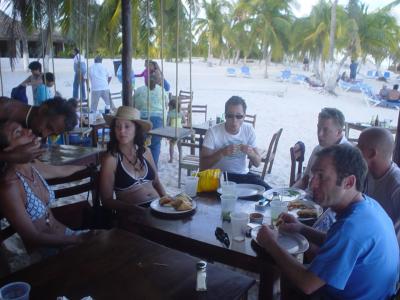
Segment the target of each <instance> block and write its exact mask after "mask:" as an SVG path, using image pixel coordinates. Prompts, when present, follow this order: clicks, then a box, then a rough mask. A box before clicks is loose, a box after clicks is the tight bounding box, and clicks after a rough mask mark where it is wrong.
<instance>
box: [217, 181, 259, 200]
mask: <svg viewBox="0 0 400 300" xmlns="http://www.w3.org/2000/svg"><path fill="white" fill-rule="evenodd" d="M217 192H218V193H219V194H222V190H221V188H218V189H217ZM264 192H265V187H263V186H262V185H258V184H249V183H238V184H236V193H237V196H238V198H241V197H251V196H255V195H261V194H262V193H264Z"/></svg>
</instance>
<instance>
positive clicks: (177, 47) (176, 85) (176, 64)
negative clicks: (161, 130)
mask: <svg viewBox="0 0 400 300" xmlns="http://www.w3.org/2000/svg"><path fill="white" fill-rule="evenodd" d="M179 2H180V1H176V58H175V72H176V73H175V81H176V82H175V95H176V98H175V99H176V109H175V111H177V110H178V107H180V106H181V103H180V102H181V100H180V99H179V94H178V75H179V64H178V59H179ZM176 115H177V114H176ZM175 124H178V119H176V121H175ZM175 136H178V126H177V125H175Z"/></svg>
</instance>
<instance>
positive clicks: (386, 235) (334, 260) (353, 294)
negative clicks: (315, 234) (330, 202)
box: [309, 195, 399, 300]
mask: <svg viewBox="0 0 400 300" xmlns="http://www.w3.org/2000/svg"><path fill="white" fill-rule="evenodd" d="M363 197H364V199H363V200H362V201H360V202H356V203H354V204H352V205H351V206H350V207H348V208H347V209H346V211H345V212H343V213H341V214H340V215H339V214H337V215H336V222H335V223H334V224H333V225H332V227H331V228H330V229H329V231H328V233H327V238H326V241H325V242H324V244H323V245H322V247H321V249H320V251H319V253H318V255H317V256H316V257H315V259H314V260H313V261H312V263H311V265H310V268H309V270H310V271H311V272H312V273H314V274H315V275H316V276H318V277H319V278H321V279H322V280H324V281H325V282H326V286H324V292H326V294H327V295H328V296H329V298H332V299H371V300H378V299H387V298H388V297H389V296H391V295H393V294H394V292H395V285H396V282H397V280H398V266H399V247H398V244H397V239H396V235H395V232H394V227H393V222H392V221H391V220H390V218H389V217H388V215H387V214H386V212H385V211H384V210H383V208H382V207H381V206H380V205H379V204H378V203H377V202H376V201H375V200H373V199H372V198H369V197H368V196H365V195H364V196H363Z"/></svg>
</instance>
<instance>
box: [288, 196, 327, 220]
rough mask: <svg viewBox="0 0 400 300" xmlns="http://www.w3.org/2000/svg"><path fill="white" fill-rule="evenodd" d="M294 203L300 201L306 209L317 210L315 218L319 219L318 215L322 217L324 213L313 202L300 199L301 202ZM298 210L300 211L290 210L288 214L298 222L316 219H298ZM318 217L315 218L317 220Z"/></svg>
mask: <svg viewBox="0 0 400 300" xmlns="http://www.w3.org/2000/svg"><path fill="white" fill-rule="evenodd" d="M296 201H301V202H302V203H304V204H305V205H306V206H307V208H314V209H316V210H317V216H318V217H319V216H320V215H322V213H323V212H324V210H323V209H322V207H321V206H320V205H318V204H317V203H315V202H313V201H310V200H305V199H301V200H300V199H298V200H296ZM288 205H289V203H288ZM299 210H301V209H292V210H289V213H290V214H292V215H294V216H295V217H296V218H297V219H298V220H299V221H308V220H313V219H316V218H299V216H298V215H297V212H298V211H299ZM318 217H317V218H318Z"/></svg>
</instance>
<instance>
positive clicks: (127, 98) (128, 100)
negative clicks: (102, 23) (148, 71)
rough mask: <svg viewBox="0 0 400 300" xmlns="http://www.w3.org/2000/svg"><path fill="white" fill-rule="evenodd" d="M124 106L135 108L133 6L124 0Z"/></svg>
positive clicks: (128, 0) (122, 10)
mask: <svg viewBox="0 0 400 300" xmlns="http://www.w3.org/2000/svg"><path fill="white" fill-rule="evenodd" d="M121 4H122V9H121V12H122V105H126V106H133V99H132V83H131V72H132V22H131V17H132V13H131V12H132V5H131V1H130V0H122V2H121Z"/></svg>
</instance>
